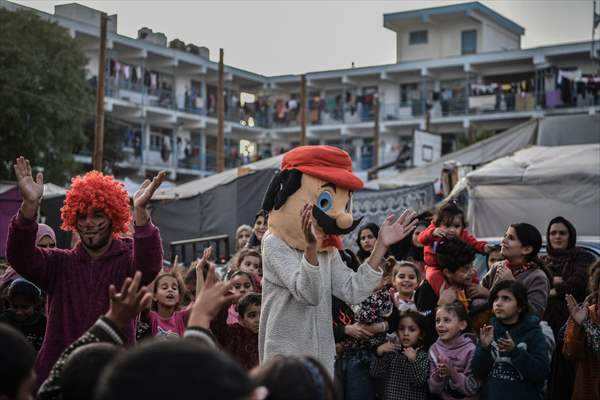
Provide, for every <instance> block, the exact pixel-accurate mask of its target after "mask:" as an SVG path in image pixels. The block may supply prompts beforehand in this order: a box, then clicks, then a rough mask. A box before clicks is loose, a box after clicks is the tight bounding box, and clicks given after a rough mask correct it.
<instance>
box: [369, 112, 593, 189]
mask: <svg viewBox="0 0 600 400" xmlns="http://www.w3.org/2000/svg"><path fill="white" fill-rule="evenodd" d="M589 143H600V116H598V115H581V114H578V115H559V116H549V117H543V118H539V119H531V120H529V121H527V122H524V123H522V124H519V125H517V126H514V127H512V128H510V129H508V130H507V131H505V132H502V133H501V134H498V135H496V136H493V137H491V138H489V139H486V140H482V141H481V142H478V143H475V144H473V145H471V146H468V147H465V148H464V149H461V150H458V151H455V152H453V153H450V154H447V155H445V156H444V157H442V158H440V159H438V160H437V161H435V162H432V163H430V164H427V165H425V166H423V167H419V168H413V169H409V170H407V171H403V172H401V173H398V174H396V175H392V176H387V177H383V178H380V179H377V180H373V181H371V182H368V183H367V184H366V186H365V187H366V188H367V189H390V188H398V187H404V186H412V185H417V184H422V183H425V182H436V181H438V180H439V179H440V175H441V172H442V168H443V166H444V164H445V163H446V162H449V161H457V162H458V163H459V164H461V165H473V166H479V165H483V164H486V163H488V162H490V161H493V160H496V159H498V158H500V157H504V156H507V155H510V154H513V153H514V152H515V151H517V150H521V149H523V148H525V147H527V146H529V145H534V144H537V145H541V146H567V145H577V144H589Z"/></svg>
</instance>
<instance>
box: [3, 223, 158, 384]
mask: <svg viewBox="0 0 600 400" xmlns="http://www.w3.org/2000/svg"><path fill="white" fill-rule="evenodd" d="M37 227H38V224H37V222H35V221H32V220H30V219H27V218H25V217H24V216H23V215H22V214H21V212H20V211H19V212H18V213H17V215H15V216H14V217H13V218H12V221H11V223H10V228H9V233H8V240H7V242H6V256H7V259H8V262H9V263H10V265H11V266H12V267H13V268H14V269H15V271H17V272H18V273H19V274H20V275H21V276H23V277H24V278H25V279H28V280H29V281H31V282H33V283H34V284H35V285H37V286H38V287H39V288H40V289H42V290H43V291H44V292H46V293H47V295H48V299H47V304H46V314H47V318H48V324H47V326H46V335H45V337H44V342H43V344H42V348H41V349H40V352H39V353H38V357H37V360H36V366H35V369H36V373H37V376H38V382H40V383H41V382H43V381H44V379H46V378H47V376H48V374H49V372H50V369H51V368H52V366H53V365H54V363H55V362H56V360H57V359H58V357H59V356H60V354H61V353H62V351H63V350H64V349H65V348H67V346H69V345H70V344H71V343H72V342H74V341H75V340H76V339H77V338H79V337H80V336H81V335H82V334H83V333H84V332H85V331H87V330H88V329H89V328H90V327H91V326H92V325H93V324H94V323H95V322H96V320H97V319H98V318H99V317H100V316H101V315H102V314H104V313H106V312H107V311H108V305H109V297H108V287H109V286H110V285H111V284H113V285H115V286H116V287H117V288H119V287H121V285H122V284H123V282H124V281H125V278H126V277H128V276H133V274H134V273H135V271H136V270H140V271H142V284H143V285H147V284H149V283H150V282H151V281H152V280H153V279H154V277H155V276H156V274H158V272H159V271H160V268H161V265H162V257H163V251H162V243H161V240H160V235H159V232H158V228H156V227H155V226H154V225H153V224H152V223H148V224H146V225H143V226H136V227H135V234H134V236H133V240H132V239H130V238H123V239H115V240H113V242H112V244H111V246H110V248H109V249H108V250H107V251H106V252H105V253H104V254H102V255H101V256H100V257H98V258H96V259H92V258H90V256H89V255H88V253H87V252H86V251H85V250H84V249H83V247H82V246H81V243H79V244H77V246H76V247H75V248H74V249H70V250H65V249H44V248H39V247H36V246H35V238H36V232H37ZM123 334H124V336H125V337H126V338H127V341H128V343H133V341H134V338H135V326H134V324H133V322H132V323H131V324H130V326H129V328H128V329H127V330H126V331H125V332H123Z"/></svg>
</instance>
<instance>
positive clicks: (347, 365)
mask: <svg viewBox="0 0 600 400" xmlns="http://www.w3.org/2000/svg"><path fill="white" fill-rule="evenodd" d="M373 357H374V355H373V352H371V351H367V350H360V351H351V350H347V351H345V352H344V353H343V354H342V355H341V360H340V361H341V363H336V365H340V364H341V366H340V367H341V371H340V372H341V374H340V375H341V378H342V386H343V388H344V400H372V399H375V382H374V381H373V378H371V375H370V374H369V367H370V366H371V360H372V359H373Z"/></svg>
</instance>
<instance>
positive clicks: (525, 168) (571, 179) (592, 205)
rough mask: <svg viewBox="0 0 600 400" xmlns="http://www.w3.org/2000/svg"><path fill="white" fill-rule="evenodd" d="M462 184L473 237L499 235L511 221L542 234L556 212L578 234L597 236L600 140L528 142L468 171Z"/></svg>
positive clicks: (599, 209)
mask: <svg viewBox="0 0 600 400" xmlns="http://www.w3.org/2000/svg"><path fill="white" fill-rule="evenodd" d="M465 183H466V188H467V190H468V205H469V212H468V218H469V225H470V229H472V230H473V232H474V233H475V235H477V236H480V237H486V236H501V235H502V234H503V233H504V231H505V230H506V227H507V226H508V225H509V224H511V223H516V222H527V223H530V224H532V225H535V226H536V227H537V228H538V229H539V230H540V232H543V233H545V231H546V227H547V225H548V222H549V221H550V220H551V219H552V218H554V217H556V216H558V215H561V216H563V217H565V218H566V219H568V220H569V221H571V222H572V223H573V225H575V227H576V228H577V234H578V235H582V236H600V144H587V145H572V146H556V147H547V146H532V147H529V148H527V149H523V150H520V151H517V152H516V153H515V154H514V155H512V156H507V157H503V158H500V159H498V160H496V161H493V162H491V163H489V164H487V165H485V166H483V167H481V168H479V169H477V170H475V171H473V172H470V173H469V174H467V176H466V178H465Z"/></svg>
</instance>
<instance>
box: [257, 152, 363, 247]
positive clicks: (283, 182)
mask: <svg viewBox="0 0 600 400" xmlns="http://www.w3.org/2000/svg"><path fill="white" fill-rule="evenodd" d="M362 187H363V183H362V181H361V180H360V179H359V178H358V177H356V176H355V175H354V174H353V173H352V159H351V158H350V156H349V155H348V153H346V152H345V151H343V150H341V149H338V148H337V147H331V146H302V147H297V148H295V149H293V150H291V151H289V152H287V153H286V154H285V155H284V156H283V161H282V162H281V170H280V171H279V172H278V173H277V174H276V175H275V177H274V178H273V180H272V181H271V183H270V185H269V188H268V189H267V193H266V194H265V198H264V201H263V206H262V208H263V210H265V211H268V212H269V232H270V233H271V234H274V235H275V236H277V237H279V238H280V239H282V240H284V241H285V242H286V243H287V244H288V245H290V246H291V247H293V248H296V249H298V250H302V251H304V249H305V248H306V241H305V239H304V234H303V233H302V217H301V212H302V208H303V207H304V205H305V204H306V203H310V204H313V209H312V216H313V218H314V220H313V227H314V230H315V234H316V237H317V242H318V250H319V251H330V250H333V249H335V248H338V249H340V248H341V247H342V239H341V235H344V234H346V233H349V232H351V231H352V230H353V229H355V228H356V227H357V226H358V224H359V223H360V219H359V220H354V219H353V218H352V192H354V191H356V190H360V189H362Z"/></svg>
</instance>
